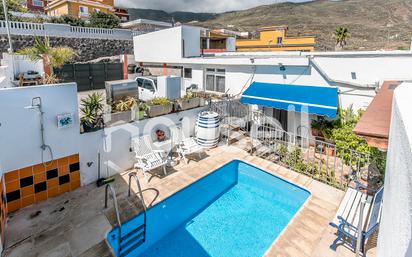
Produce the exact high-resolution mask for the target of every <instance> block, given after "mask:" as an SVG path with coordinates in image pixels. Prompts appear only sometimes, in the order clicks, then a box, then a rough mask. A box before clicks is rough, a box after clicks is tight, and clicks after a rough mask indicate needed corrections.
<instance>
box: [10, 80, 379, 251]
mask: <svg viewBox="0 0 412 257" xmlns="http://www.w3.org/2000/svg"><path fill="white" fill-rule="evenodd" d="M62 87H64V86H62ZM45 90H47V89H45ZM53 90H56V89H53ZM57 90H59V89H57ZM74 97H75V98H77V97H78V96H77V94H76V95H75V96H74ZM204 108H207V107H201V108H200V109H194V110H189V112H183V113H181V114H179V113H177V114H176V113H172V114H168V115H166V116H165V117H169V116H173V115H175V116H177V117H176V118H175V117H173V118H171V119H172V120H179V118H178V117H180V116H181V115H183V116H187V115H189V116H191V115H192V116H193V115H195V116H196V115H197V113H198V112H200V111H202V110H204ZM209 108H210V109H211V110H214V111H216V112H219V113H220V115H221V118H222V131H221V133H222V138H223V139H225V140H221V142H220V144H219V146H218V147H216V148H212V149H209V150H207V151H206V152H205V154H203V155H202V156H201V158H198V157H197V156H196V155H194V156H191V158H190V159H191V161H189V163H188V164H185V163H184V162H183V161H182V160H180V161H179V162H178V164H177V165H176V166H173V167H167V175H163V172H162V169H161V168H158V169H156V170H154V171H152V172H151V173H150V174H151V175H150V179H149V181H148V182H146V181H145V179H144V176H143V173H142V172H140V171H138V170H136V169H129V168H124V167H128V166H130V165H129V164H127V163H119V162H118V160H115V159H118V157H115V156H120V155H125V154H127V153H126V152H124V151H123V150H121V151H120V152H119V153H115V152H113V151H114V150H115V149H114V150H112V151H111V152H110V153H109V154H110V155H111V157H113V158H114V160H113V161H114V162H116V164H117V165H119V166H118V167H116V172H115V173H114V174H115V175H114V178H115V181H114V182H113V183H112V185H113V187H114V188H115V190H116V197H117V201H118V205H119V209H120V211H119V214H120V221H121V223H122V224H124V223H125V222H126V221H128V220H130V219H131V218H133V217H135V216H136V215H138V214H139V213H141V212H142V211H143V206H142V203H141V202H140V198H139V196H138V193H139V190H138V188H137V186H136V184H135V183H131V189H132V192H133V193H132V194H131V196H128V194H127V193H128V189H129V183H130V180H129V174H130V173H131V172H134V171H137V175H138V178H139V180H140V181H141V183H142V189H143V190H142V191H143V197H144V201H145V204H146V205H147V207H148V208H152V207H154V206H156V205H157V204H159V203H161V202H162V201H163V200H165V199H168V198H169V197H171V196H173V195H175V194H176V193H177V192H179V191H180V190H182V189H184V188H187V187H188V186H190V185H192V184H193V183H195V182H196V181H200V180H201V179H202V178H204V177H205V176H207V175H208V174H211V173H213V172H214V171H215V170H216V169H217V168H219V167H221V166H222V165H224V164H226V163H228V162H230V161H231V160H242V161H245V162H246V163H250V164H252V165H254V166H256V167H258V168H261V169H262V170H264V171H266V172H268V173H269V174H272V175H274V176H277V177H280V178H282V179H284V180H286V181H288V182H290V183H293V184H295V185H298V186H300V187H302V188H304V189H306V190H308V191H309V192H310V193H311V196H310V198H309V199H308V200H307V202H306V203H305V204H304V205H303V206H302V208H301V209H300V210H299V211H298V212H297V213H296V215H295V216H294V217H293V219H292V220H291V222H290V223H289V224H288V225H287V227H286V228H285V229H284V230H283V232H282V233H281V234H280V235H279V236H278V237H277V238H276V239H275V240H274V241H273V242H272V243H271V245H270V247H269V248H268V249H267V251H266V252H265V256H294V257H295V256H325V257H328V256H331V257H332V256H343V257H346V256H348V257H349V256H355V254H354V252H353V251H352V250H350V249H348V248H347V247H345V246H343V245H342V246H339V247H338V248H337V250H336V251H334V250H331V249H330V247H329V246H330V245H331V243H332V242H333V240H334V239H335V238H336V234H335V233H336V229H333V228H332V227H330V226H329V222H330V221H331V220H332V219H333V217H334V215H335V213H336V211H337V209H338V206H339V204H340V202H341V201H342V199H343V197H344V193H345V192H344V191H343V190H345V189H346V187H347V186H348V185H349V184H350V181H351V180H352V179H353V177H351V176H352V175H354V174H355V175H357V174H358V175H360V173H361V168H362V167H364V166H365V163H362V165H361V162H360V156H359V154H358V153H356V152H354V151H352V152H351V151H349V155H350V160H351V161H350V162H349V163H351V164H353V165H348V164H345V162H344V160H342V159H341V158H339V156H337V153H338V152H339V151H338V150H339V149H338V148H336V146H334V145H331V144H329V145H328V147H329V148H334V149H335V150H334V151H333V154H332V156H330V155H328V154H326V152H324V150H323V149H326V148H325V147H323V145H327V144H328V143H326V142H323V141H316V140H315V141H313V140H312V141H310V140H309V139H308V140H309V141H306V142H305V138H302V136H300V137H298V136H295V135H293V134H291V133H287V132H285V131H283V132H280V131H277V130H274V129H273V128H271V127H270V126H267V127H264V128H263V130H260V132H261V133H260V134H259V133H258V135H256V134H254V133H253V129H252V128H251V127H247V126H246V127H239V126H238V125H237V123H236V121H239V119H240V118H241V117H242V119H244V121H246V123H248V122H249V121H252V120H256V119H265V116H264V115H263V114H262V113H256V112H252V111H250V109H249V108H247V106H246V105H241V104H240V103H239V102H236V101H217V102H212V103H211V105H210V106H209ZM162 117H163V116H162ZM162 117H156V118H151V119H146V120H145V121H139V122H144V123H145V124H147V123H156V121H158V122H161V119H162ZM169 118H170V117H169ZM266 118H267V117H266ZM132 124H133V123H132ZM139 124H140V125H139ZM263 124H267V122H263ZM134 125H136V126H138V127H141V126H143V125H142V123H136V124H134ZM130 126H131V123H127V124H121V125H117V126H113V127H110V128H106V129H105V130H113V131H112V132H115V133H116V131H119V130H121V129H119V127H122V128H123V129H124V128H128V127H130ZM105 130H100V131H97V132H92V133H85V134H83V135H82V136H81V137H82V138H83V139H82V140H84V141H86V144H87V142H89V141H90V139H87V138H88V137H93V138H96V136H97V135H99V134H102V133H105V134H109V135H110V134H111V136H115V137H114V138H113V139H112V140H114V141H115V142H117V143H118V144H121V145H123V144H124V141H125V139H124V137H125V136H124V135H122V137H121V138H120V137H118V136H116V134H113V133H110V132H107V131H105ZM129 130H130V128H129ZM129 132H130V131H129ZM258 132H259V130H258ZM130 133H131V132H130ZM279 133H280V134H279ZM274 135H277V136H274ZM128 136H130V135H128ZM280 145H283V146H284V147H285V148H286V149H289V148H290V147H299V148H300V149H301V150H302V158H303V160H304V163H306V164H307V165H309V164H311V165H313V166H315V167H317V169H305V170H299V169H298V170H297V169H296V165H293V163H291V162H290V161H289V162H287V161H285V159H282V153H280V152H279V151H278V149H279V146H280ZM123 146H124V145H123ZM117 149H120V148H117ZM268 149H269V150H268ZM80 155H81V156H83V155H82V153H80ZM362 158H365V157H364V156H362ZM352 160H353V161H352ZM126 162H128V161H126ZM295 164H296V163H295ZM107 165H109V166H110V164H107ZM305 167H308V166H305ZM111 168H112V167H111ZM86 169H87V168H86V167H84V166H83V168H82V170H83V171H82V172H83V173H87V172H90V171H87V170H86ZM293 170H296V171H293ZM319 171H321V172H320V173H318V172H319ZM111 174H113V172H112V173H111ZM82 176H83V175H82ZM367 178H368V176H366V179H365V180H366V181H367ZM93 180H94V179H91V178H86V179H84V178H83V177H82V181H83V183H85V181H88V182H86V183H87V184H88V185H85V186H82V187H80V188H78V189H76V190H73V191H71V192H67V193H64V194H62V195H60V196H57V197H52V198H49V199H48V200H46V201H41V202H38V203H36V204H34V205H30V206H27V207H24V208H22V209H20V210H17V211H15V212H13V213H10V214H9V215H8V220H7V229H6V232H5V233H6V235H7V237H6V241H5V248H4V249H5V250H4V253H5V256H22V255H27V253H29V252H30V253H32V254H33V255H38V256H115V255H114V252H113V250H112V249H111V248H110V247H109V246H108V243H107V241H106V236H107V233H108V232H109V231H110V230H112V229H113V228H115V227H117V226H118V221H117V219H116V211H115V208H114V206H113V204H112V202H111V201H110V202H109V207H108V208H104V205H105V188H104V187H97V186H96V185H95V184H94V183H92V184H89V183H90V182H91V181H93ZM376 237H377V235H374V236H373V237H372V239H369V240H368V243H367V253H368V255H369V256H374V254H375V247H376Z"/></svg>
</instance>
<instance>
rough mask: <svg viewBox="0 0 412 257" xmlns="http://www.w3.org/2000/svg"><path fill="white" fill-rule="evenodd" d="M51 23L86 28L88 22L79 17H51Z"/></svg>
mask: <svg viewBox="0 0 412 257" xmlns="http://www.w3.org/2000/svg"><path fill="white" fill-rule="evenodd" d="M49 22H50V23H59V24H68V25H70V26H78V27H85V26H86V22H85V21H84V20H82V19H80V18H78V17H74V16H71V15H62V16H59V17H54V16H53V17H51V19H50V21H49Z"/></svg>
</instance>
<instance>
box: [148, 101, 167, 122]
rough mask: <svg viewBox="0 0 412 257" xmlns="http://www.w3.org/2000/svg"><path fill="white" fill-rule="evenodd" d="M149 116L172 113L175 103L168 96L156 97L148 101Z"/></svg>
mask: <svg viewBox="0 0 412 257" xmlns="http://www.w3.org/2000/svg"><path fill="white" fill-rule="evenodd" d="M147 105H148V106H149V107H148V109H147V116H149V117H150V118H153V117H156V116H161V115H165V114H168V113H171V112H172V110H173V105H172V103H171V102H170V100H169V99H167V98H166V97H156V98H153V99H152V100H150V101H148V102H147Z"/></svg>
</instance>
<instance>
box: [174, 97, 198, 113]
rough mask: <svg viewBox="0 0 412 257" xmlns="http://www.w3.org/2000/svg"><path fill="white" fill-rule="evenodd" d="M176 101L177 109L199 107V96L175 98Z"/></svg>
mask: <svg viewBox="0 0 412 257" xmlns="http://www.w3.org/2000/svg"><path fill="white" fill-rule="evenodd" d="M176 102H177V105H178V110H179V111H184V110H189V109H193V108H196V107H199V105H200V98H199V97H196V98H192V99H177V100H176Z"/></svg>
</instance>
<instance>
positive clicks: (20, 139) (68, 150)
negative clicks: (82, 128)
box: [0, 83, 80, 172]
mask: <svg viewBox="0 0 412 257" xmlns="http://www.w3.org/2000/svg"><path fill="white" fill-rule="evenodd" d="M37 96H40V97H41V98H42V107H43V112H44V133H45V143H46V144H48V145H50V147H51V148H52V150H53V157H54V159H57V158H60V157H64V156H68V155H72V154H75V153H78V151H79V149H78V141H79V134H80V133H79V117H78V106H77V88H76V84H74V83H68V84H59V85H58V86H56V85H50V86H32V87H23V88H9V89H1V90H0V109H1V110H2V111H1V112H0V123H1V126H0V134H1V137H0V146H1V147H0V165H1V167H2V170H3V171H4V172H7V171H12V170H16V169H19V168H23V167H26V166H30V165H34V164H38V163H41V162H42V158H41V153H42V150H41V149H40V146H41V139H40V117H39V114H38V113H37V112H36V111H34V110H28V109H25V108H24V107H25V106H29V105H31V100H32V98H33V97H37ZM63 113H71V114H73V117H74V124H73V126H72V127H71V128H62V129H59V128H58V127H57V115H59V114H63ZM45 160H50V155H49V153H48V152H45Z"/></svg>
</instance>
